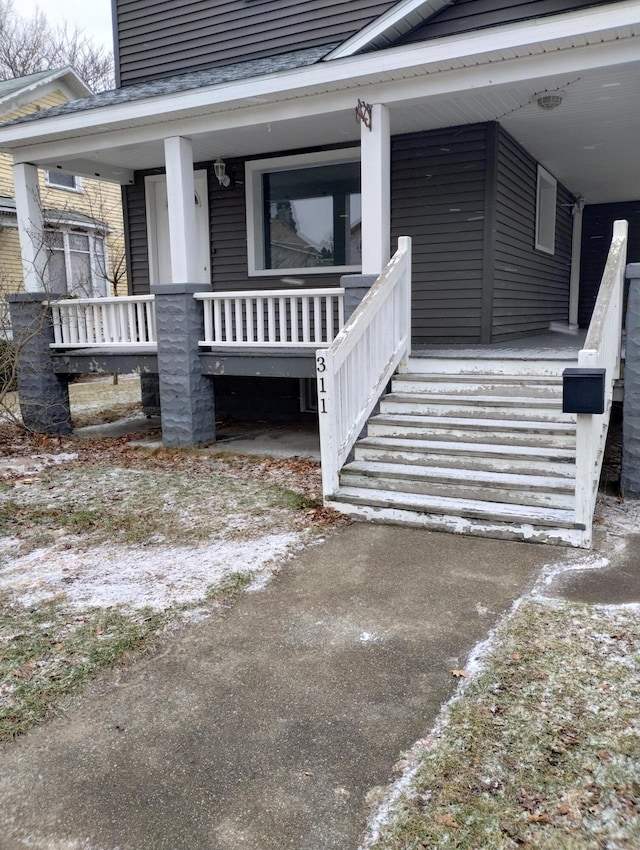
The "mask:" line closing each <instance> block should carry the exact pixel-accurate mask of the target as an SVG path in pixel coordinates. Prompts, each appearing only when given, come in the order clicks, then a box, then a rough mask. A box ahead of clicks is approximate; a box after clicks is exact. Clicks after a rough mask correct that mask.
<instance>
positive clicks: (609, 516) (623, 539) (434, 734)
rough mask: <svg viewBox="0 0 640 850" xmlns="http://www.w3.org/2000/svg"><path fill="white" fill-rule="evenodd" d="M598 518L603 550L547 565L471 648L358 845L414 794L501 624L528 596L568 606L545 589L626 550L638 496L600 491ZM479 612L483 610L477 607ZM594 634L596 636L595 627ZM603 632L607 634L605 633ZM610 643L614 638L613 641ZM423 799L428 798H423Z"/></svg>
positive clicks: (636, 520)
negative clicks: (423, 765)
mask: <svg viewBox="0 0 640 850" xmlns="http://www.w3.org/2000/svg"><path fill="white" fill-rule="evenodd" d="M596 518H597V522H598V524H599V526H600V527H601V528H602V529H604V531H605V535H604V539H603V541H602V543H601V544H600V546H599V548H600V549H601V550H602V551H600V552H593V551H591V552H584V554H578V553H577V552H576V551H571V550H568V551H567V554H566V558H565V559H563V560H560V561H558V562H556V563H553V564H548V565H546V566H545V567H544V568H543V570H542V572H541V574H540V576H539V577H538V579H537V581H536V583H535V585H534V587H533V588H532V589H531V591H530V592H529V593H528V594H526V595H524V596H522V597H520V598H519V599H516V600H515V601H514V603H513V604H512V606H511V609H510V610H509V611H508V612H507V613H506V614H505V615H503V617H501V618H500V620H499V621H498V623H496V625H495V627H494V628H493V629H491V630H490V631H489V633H488V634H487V637H486V638H485V639H484V640H482V641H480V642H479V643H478V644H476V646H475V647H474V648H473V649H472V650H471V652H470V653H469V656H468V658H467V661H466V663H465V665H464V670H465V672H466V673H467V676H466V677H464V678H460V680H459V682H458V687H457V688H456V691H455V693H454V694H453V695H452V696H451V697H450V699H448V700H447V701H446V702H445V703H443V705H442V706H441V707H440V712H439V714H438V716H437V718H436V720H435V723H434V725H433V727H432V728H431V730H430V731H429V732H428V734H427V736H426V737H424V738H422V739H420V740H418V741H416V742H415V743H414V745H413V746H412V747H411V749H410V750H408V751H407V752H405V753H403V754H402V756H401V757H400V760H399V762H398V763H397V765H396V767H395V771H396V773H397V774H399V775H398V777H397V779H396V780H395V781H394V782H393V783H392V784H391V785H390V786H388V787H387V788H386V789H385V788H377V789H375V792H376V796H375V799H374V800H372V801H370V802H373V804H374V811H373V814H372V815H371V817H370V819H369V822H368V824H367V829H366V832H365V836H364V839H363V841H362V843H361V844H360V847H359V850H369V848H371V847H372V846H373V845H374V844H375V843H376V842H378V841H379V840H380V837H381V832H382V830H383V828H384V827H385V826H386V825H387V824H388V823H389V822H390V820H391V819H392V818H393V815H394V812H395V810H396V808H397V807H398V805H399V804H400V802H401V801H402V799H403V797H404V795H406V794H408V795H409V796H411V795H412V794H413V793H414V791H413V784H414V779H415V777H416V774H417V772H418V770H419V767H420V757H421V754H423V753H424V752H425V750H428V749H430V748H432V747H434V746H437V744H438V741H439V739H440V738H441V737H442V735H443V733H444V732H445V730H446V729H447V726H448V723H449V712H450V709H451V707H452V705H453V704H454V703H455V702H457V701H458V700H460V699H461V698H462V697H463V696H464V693H465V690H466V689H467V688H468V686H469V683H470V681H471V680H472V679H474V678H475V677H477V676H478V675H479V674H480V673H481V672H482V671H483V670H484V669H485V668H486V666H487V664H488V662H489V660H490V657H491V652H492V650H493V648H494V646H495V644H496V639H497V633H498V631H499V629H500V627H501V626H502V624H503V623H505V622H506V621H508V620H510V619H512V618H513V617H514V616H515V614H516V613H517V611H518V610H519V608H520V607H521V605H522V604H523V603H524V602H525V601H526V600H527V599H533V600H535V602H537V603H539V604H544V605H548V606H557V607H558V608H559V609H561V608H566V607H567V606H568V605H569V604H570V603H567V602H566V601H565V600H563V599H562V598H550V597H548V596H546V595H545V590H546V589H547V588H548V587H549V586H550V585H551V584H552V583H554V582H555V581H556V580H557V579H558V577H559V576H560V575H562V574H564V573H567V572H573V571H583V570H599V569H604V568H605V567H607V566H609V565H610V563H611V560H612V559H613V558H615V557H618V556H619V555H621V554H622V553H624V551H625V549H626V548H627V547H628V545H629V543H630V542H631V541H630V535H634V534H640V500H638V501H621V500H620V499H617V498H615V497H612V496H605V495H601V496H599V498H598V506H597V510H596ZM591 608H592V609H593V610H594V614H595V616H599V617H601V618H603V620H604V621H610V622H611V623H614V622H615V621H616V617H617V615H618V614H619V613H621V612H624V611H627V612H629V613H632V612H640V602H631V603H623V604H619V605H613V604H611V605H592V606H591ZM478 613H479V614H481V613H483V612H481V611H480V610H479V609H478ZM595 636H596V638H597V637H598V633H597V632H596V635H595ZM606 637H607V638H609V636H608V635H607V636H606ZM611 640H612V639H611ZM612 642H613V643H615V641H613V640H612ZM617 660H618V662H619V663H620V664H626V663H629V662H628V659H627V658H626V656H625V655H624V654H621V655H620V658H619V659H617ZM428 794H429V792H427V796H428ZM425 802H428V801H427V800H425ZM613 816H617V815H616V813H615V812H613V813H612V817H613Z"/></svg>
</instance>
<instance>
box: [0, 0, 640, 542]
mask: <svg viewBox="0 0 640 850" xmlns="http://www.w3.org/2000/svg"><path fill="white" fill-rule="evenodd" d="M613 6H615V14H614V13H613ZM639 28H640V7H639V6H638V3H636V2H631V0H630V1H629V2H621V3H619V4H609V5H608V6H607V7H592V8H590V9H588V10H585V11H584V12H583V13H580V14H575V13H566V14H564V15H557V16H554V17H553V18H545V19H541V20H540V21H537V22H536V25H535V26H532V25H531V23H530V22H529V23H526V24H518V23H516V24H510V25H506V26H502V27H496V28H492V29H491V31H490V32H475V33H469V34H467V35H465V36H464V37H463V38H456V37H447V38H443V39H438V40H437V41H433V42H427V43H423V44H414V45H409V46H405V47H398V48H389V49H385V50H381V51H378V52H375V53H370V54H362V55H356V56H350V57H346V58H337V59H332V60H331V61H329V62H323V61H318V60H319V56H318V55H315V54H314V56H311V55H310V54H309V53H307V52H305V51H299V52H297V53H295V54H290V55H288V56H287V57H283V61H282V63H281V64H280V67H279V69H278V70H277V71H270V72H265V71H264V68H262V66H261V68H262V70H259V69H258V68H257V67H254V66H253V65H252V63H246V67H245V68H244V71H245V72H246V75H245V76H244V77H242V76H239V75H238V68H237V67H236V68H235V69H234V72H233V74H231V73H230V72H229V73H227V72H226V71H225V69H224V68H222V69H214V70H213V71H211V72H202V73H201V74H198V75H189V76H188V78H184V79H183V78H173V79H172V81H171V82H168V81H167V80H164V81H162V83H161V84H158V86H157V88H154V86H155V84H154V83H148V84H145V85H144V86H130V87H128V88H126V89H121V90H118V91H116V92H112V93H109V92H107V93H104V94H102V95H97V96H95V97H94V98H90V99H88V100H87V101H80V102H76V103H75V104H74V103H72V104H69V105H66V106H64V107H60V108H59V109H57V110H54V111H53V112H51V113H48V114H45V115H41V116H38V117H37V118H36V119H34V120H25V121H22V122H19V123H16V124H13V125H9V126H7V127H4V128H2V129H0V144H1V145H2V146H3V147H6V148H7V149H10V150H12V152H13V154H14V157H15V161H16V165H15V177H16V202H17V210H18V221H19V228H20V236H21V241H22V246H23V258H24V271H25V287H26V290H27V294H26V295H25V296H24V298H23V299H22V300H23V301H24V302H25V303H26V301H27V300H28V299H29V298H30V297H32V298H35V300H36V301H37V300H38V299H40V301H41V302H44V301H46V300H47V293H46V289H47V285H46V263H45V259H46V258H43V257H42V256H41V252H39V251H38V246H39V245H41V243H42V240H41V238H40V236H41V231H42V227H43V221H42V215H41V211H40V210H39V207H38V204H37V198H36V192H35V189H36V176H35V175H36V167H37V166H42V167H48V168H59V169H61V170H64V171H68V172H70V173H75V174H90V175H92V176H99V177H101V178H102V179H110V180H114V181H116V182H119V183H120V184H121V185H122V186H123V187H124V188H123V193H124V194H123V196H124V198H125V205H126V213H127V222H128V225H127V226H128V260H129V281H130V287H131V294H130V297H129V299H127V300H125V301H116V302H113V303H109V302H110V299H103V302H104V303H103V304H102V305H101V304H95V303H90V304H83V303H81V301H75V302H71V303H65V302H64V301H62V302H59V303H57V304H55V303H54V304H53V305H52V326H51V339H50V340H49V342H48V343H47V351H48V357H49V362H50V363H51V364H52V368H51V371H52V374H53V375H54V376H55V378H54V379H53V381H52V383H53V384H56V382H57V383H58V384H60V383H61V382H62V383H63V382H64V378H65V376H66V375H68V374H70V373H71V372H73V371H76V370H80V369H85V368H86V367H88V371H94V370H99V369H104V370H110V365H112V364H114V363H116V362H128V363H131V362H133V361H131V358H134V359H135V358H140V359H139V361H138V362H139V366H138V368H139V369H140V370H141V371H143V372H145V371H146V372H147V373H148V374H158V375H159V392H160V401H161V408H162V418H163V431H164V435H165V440H166V441H167V442H168V443H169V444H172V445H188V444H193V443H202V442H206V441H209V440H213V439H215V425H214V422H215V416H214V411H215V399H214V389H213V387H214V381H213V380H212V378H213V379H215V378H216V377H223V376H224V377H229V378H234V377H247V376H252V377H265V376H270V377H279V378H288V377H290V378H292V379H293V378H296V379H297V378H304V377H308V378H311V377H316V378H317V381H318V383H317V386H318V411H319V416H320V424H321V429H322V428H325V438H326V439H325V444H326V445H325V447H324V448H323V468H324V467H326V470H327V473H326V480H325V494H326V495H327V497H328V498H329V497H330V496H331V495H332V494H335V493H336V492H337V489H338V487H339V483H338V481H339V472H340V468H341V465H342V463H344V461H345V459H346V457H347V455H348V453H349V451H350V448H351V446H352V445H353V442H354V441H355V439H356V438H357V436H358V434H359V433H360V432H361V430H362V428H363V427H364V425H365V424H366V422H367V418H368V416H369V414H370V412H371V410H372V409H373V407H374V406H375V405H376V403H377V401H378V398H379V397H380V395H381V394H382V392H383V391H384V389H385V387H386V386H387V384H388V382H389V380H390V379H391V377H392V375H393V372H394V371H395V369H396V368H397V367H399V368H400V370H401V371H402V370H403V369H404V370H405V371H406V369H407V363H408V362H409V358H413V359H414V360H418V359H420V360H425V359H426V360H428V359H429V357H431V355H432V354H434V353H435V354H436V355H437V350H436V349H434V348H433V346H441V345H442V346H445V349H449V350H450V349H452V348H455V352H454V353H455V354H456V355H457V358H458V360H460V357H459V355H460V354H461V353H462V352H465V351H469V352H470V357H468V358H467V359H473V360H476V361H481V360H482V359H487V360H501V361H506V360H513V361H518V360H520V361H522V362H523V363H524V362H527V361H528V360H530V359H531V360H533V361H535V362H539V361H541V360H544V359H545V356H544V348H545V346H546V345H547V343H548V338H547V336H546V335H547V334H548V333H549V332H550V328H551V327H552V326H553V325H554V323H557V324H558V325H562V326H564V327H566V328H567V330H570V331H575V330H576V329H577V325H578V316H579V313H580V310H579V306H580V280H581V268H580V261H581V250H580V248H581V223H582V215H583V210H584V208H585V205H590V204H593V205H605V204H608V205H613V206H615V205H616V204H628V203H629V202H633V201H636V200H637V199H638V198H640V161H639V160H638V157H637V154H636V147H637V139H638V138H640V114H639V113H638V111H637V109H636V108H635V103H636V92H637V90H638V83H639V81H640V60H638V51H637V39H638V31H639ZM307 201H313V202H314V206H313V212H312V214H311V216H310V217H307V219H306V222H305V217H304V215H303V207H304V204H305V203H306V202H307ZM316 201H319V202H320V203H318V204H316ZM329 201H330V203H329V207H327V203H328V202H329ZM296 205H298V207H297V208H296ZM327 209H329V212H326V210H327ZM323 210H324V212H323ZM612 224H613V223H612ZM610 236H611V234H609V237H608V240H609V241H610ZM407 237H410V239H411V241H412V245H411V247H410V248H409V239H408V238H407ZM396 244H397V245H398V246H399V249H398V251H397V252H396ZM625 245H626V240H625ZM621 250H622V248H621V245H620V244H618V249H617V257H618V259H617V271H616V274H617V275H619V274H620V268H621V266H620V263H621V262H622V260H621V259H620V258H621ZM394 252H395V253H394ZM392 254H393V258H392ZM300 257H304V259H300ZM295 258H298V259H295ZM629 259H630V260H632V261H633V260H634V259H635V258H634V257H633V256H631V257H629ZM382 293H385V294H384V295H383V294H382ZM387 293H393V295H391V294H387ZM387 299H388V300H387ZM18 300H20V299H18ZM380 304H384V310H382V309H380ZM150 305H153V306H152V307H151V306H150ZM98 316H101V318H97V317H98ZM349 319H351V321H349ZM614 324H615V322H614ZM347 336H348V337H349V340H350V341H349V342H347V341H346V338H347ZM558 339H561V341H562V348H563V349H564V354H563V358H562V359H563V361H564V360H566V359H567V358H565V357H564V355H568V354H569V350H570V349H572V353H571V356H570V357H568V360H569V362H574V359H575V355H576V354H577V352H578V351H579V350H580V347H581V343H580V337H579V336H578V335H572V334H571V333H567V334H565V335H563V336H562V337H561V338H560V337H559V338H558ZM362 340H365V341H362ZM553 344H554V345H555V343H553ZM334 346H337V347H338V348H340V347H341V346H346V349H348V354H349V358H348V359H349V362H350V363H351V365H350V370H351V371H350V372H349V377H348V379H345V382H344V383H341V381H340V380H338V379H337V377H336V376H337V372H336V373H335V374H334V373H331V377H330V375H329V374H325V373H324V368H323V367H326V366H327V364H328V360H327V357H328V358H329V359H331V358H333V357H334V355H333V353H332V352H333V349H334ZM477 346H482V347H484V346H490V348H489V349H486V348H482V349H480V348H477ZM520 346H523V348H519V347H520ZM346 349H345V350H346ZM518 350H519V351H520V353H519V354H517V353H515V352H517V351H518ZM585 350H589V351H590V350H591V349H590V348H587V349H585ZM607 350H608V351H609V353H610V355H611V357H612V358H613V359H612V360H611V365H610V366H609V367H607V368H608V369H609V376H608V380H610V381H611V382H612V381H613V380H614V378H615V377H616V375H614V372H615V370H616V369H617V367H614V366H613V364H614V363H615V362H616V358H617V357H618V356H619V350H620V334H619V327H618V331H617V337H616V335H615V334H614V337H613V339H609V340H608V342H607ZM356 351H357V352H358V353H357V354H353V356H352V352H356ZM326 352H329V354H328V355H327V354H326ZM428 352H430V354H429V357H425V356H424V355H425V354H427V353H428ZM508 352H511V354H508ZM413 355H415V357H413ZM538 355H540V356H538ZM336 356H338V355H336ZM607 356H608V357H609V355H607ZM341 357H342V354H340V355H339V356H338V358H339V359H340V358H341ZM345 357H346V355H345ZM464 357H465V355H464V353H463V355H462V359H464ZM589 357H590V356H586V355H585V357H584V358H583V360H584V362H583V363H581V364H580V365H581V366H585V365H588V361H589ZM126 358H129V360H127V359H126ZM334 359H335V358H334ZM453 359H454V360H455V359H456V357H454V358H453ZM547 359H550V360H553V359H554V358H547ZM555 359H557V358H555ZM345 362H346V361H345ZM338 368H342V360H340V365H339V367H336V369H338ZM612 369H613V371H612ZM111 370H112V369H111ZM329 399H331V404H329ZM353 399H357V401H353ZM330 407H335V408H338V409H339V410H340V416H341V417H342V420H343V421H341V423H339V425H336V424H335V423H334V425H332V426H331V427H330V428H329V429H328V430H327V428H326V426H325V425H323V421H324V419H323V414H324V413H331V415H333V409H332V410H331V411H330ZM634 415H638V414H635V413H634ZM334 426H335V427H334ZM585 433H586V432H585ZM600 439H601V437H598V444H599V441H600ZM594 440H595V438H594ZM587 442H588V443H589V444H591V443H592V442H593V440H592V439H591V437H589V438H588V439H587ZM594 445H595V443H594ZM345 448H346V454H345ZM325 449H326V451H325ZM594 452H595V453H596V454H597V451H596V450H595V449H594ZM328 457H332V458H333V459H332V460H331V461H327V462H326V463H325V459H326V458H328ZM588 457H589V460H588V464H589V481H590V482H591V484H592V479H593V468H592V464H591V459H592V454H589V455H588ZM591 484H590V485H589V488H590V489H589V499H590V498H591V495H592V491H591ZM586 486H587V485H585V487H586ZM584 501H585V505H586V502H587V501H588V500H587V499H586V496H585V500H584ZM585 510H586V508H585ZM582 524H583V525H584V523H582Z"/></svg>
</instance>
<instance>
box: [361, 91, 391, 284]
mask: <svg viewBox="0 0 640 850" xmlns="http://www.w3.org/2000/svg"><path fill="white" fill-rule="evenodd" d="M360 128H361V132H360V144H361V148H362V159H361V169H362V170H361V180H360V182H361V186H362V273H363V274H375V275H379V274H380V273H381V272H382V270H383V269H384V267H385V266H386V265H387V263H388V262H389V258H390V257H391V121H390V118H389V109H388V108H387V107H386V106H385V105H384V104H382V103H374V104H373V107H372V110H371V129H369V128H368V127H367V126H366V125H365V124H364V122H363V123H362V124H361V125H360Z"/></svg>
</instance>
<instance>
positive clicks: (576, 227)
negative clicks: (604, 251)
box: [569, 198, 584, 328]
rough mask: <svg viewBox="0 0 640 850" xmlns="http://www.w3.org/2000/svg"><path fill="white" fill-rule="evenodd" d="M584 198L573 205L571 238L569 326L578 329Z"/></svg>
mask: <svg viewBox="0 0 640 850" xmlns="http://www.w3.org/2000/svg"><path fill="white" fill-rule="evenodd" d="M583 210H584V198H577V199H576V202H575V204H574V205H573V234H572V236H571V277H570V282H569V325H570V326H571V327H575V328H577V327H578V301H579V298H580V251H581V248H582V212H583Z"/></svg>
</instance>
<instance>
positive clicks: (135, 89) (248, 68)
mask: <svg viewBox="0 0 640 850" xmlns="http://www.w3.org/2000/svg"><path fill="white" fill-rule="evenodd" d="M335 47H337V43H335V42H334V43H332V44H325V45H321V46H320V47H309V48H306V49H305V50H295V51H293V52H291V53H283V54H282V55H280V56H270V57H267V58H265V59H251V60H248V61H246V62H235V63H233V64H232V65H222V66H219V67H216V68H206V69H204V70H201V71H192V72H190V73H188V74H178V75H176V76H174V77H165V78H163V79H160V80H150V81H149V82H145V83H137V84H136V85H133V86H124V87H123V88H119V89H111V90H110V91H103V92H99V93H98V94H94V95H90V96H89V97H83V98H79V99H78V100H72V101H69V102H68V103H63V104H61V105H60V106H54V107H52V108H51V109H43V110H41V111H39V112H33V113H31V114H29V115H25V116H23V117H21V118H16V119H14V120H13V121H8V122H7V123H6V124H5V125H3V126H12V125H14V124H24V123H27V122H30V121H39V120H41V119H42V118H53V117H55V116H57V115H72V114H74V113H76V112H84V111H86V110H90V109H99V108H100V107H103V106H113V105H115V104H120V103H131V102H135V101H138V100H146V99H148V98H152V97H159V96H162V95H169V94H177V93H178V92H183V91H189V90H191V89H199V88H205V87H206V86H214V85H218V84H221V83H231V82H234V81H236V80H247V79H251V78H254V77H263V76H266V75H267V74H274V73H276V72H278V71H290V70H293V69H294V68H303V67H304V66H305V65H313V64H315V63H316V62H318V61H319V60H320V59H322V57H323V56H326V55H327V53H329V52H330V51H331V50H333V49H334V48H335ZM49 73H50V72H49ZM34 76H35V75H34ZM22 79H23V80H24V78H22ZM0 85H1V84H0ZM23 85H24V82H23Z"/></svg>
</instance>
